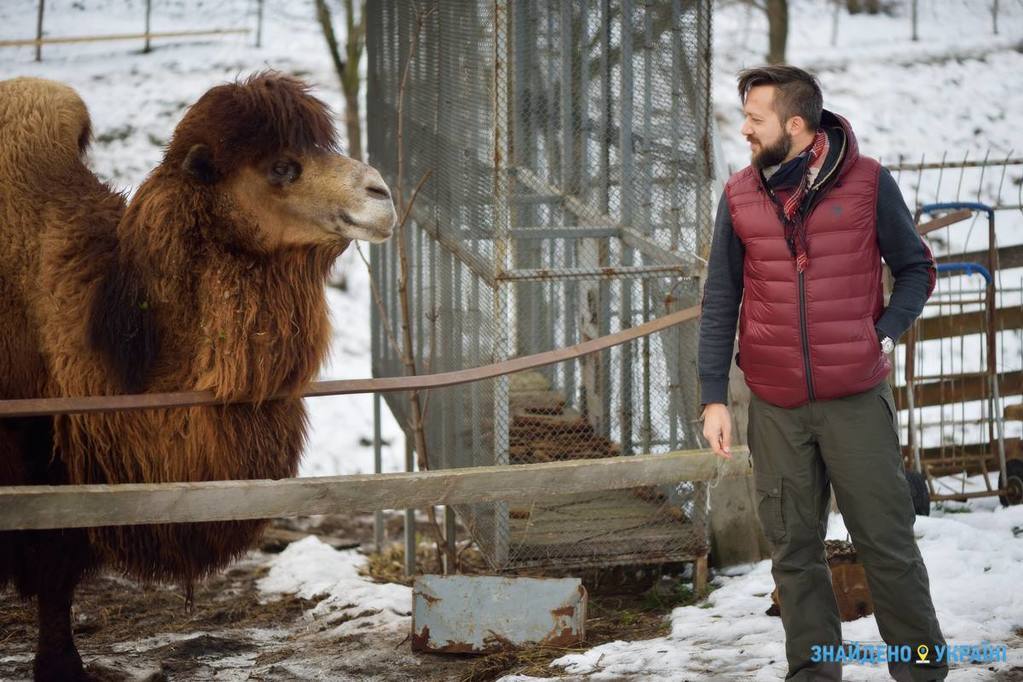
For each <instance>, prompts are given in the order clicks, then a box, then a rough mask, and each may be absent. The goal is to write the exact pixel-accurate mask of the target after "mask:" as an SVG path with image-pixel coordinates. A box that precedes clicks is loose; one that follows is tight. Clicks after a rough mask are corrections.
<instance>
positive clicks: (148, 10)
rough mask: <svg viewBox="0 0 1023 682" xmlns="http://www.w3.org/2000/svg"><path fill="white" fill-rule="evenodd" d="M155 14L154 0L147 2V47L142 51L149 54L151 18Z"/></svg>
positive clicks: (147, 0)
mask: <svg viewBox="0 0 1023 682" xmlns="http://www.w3.org/2000/svg"><path fill="white" fill-rule="evenodd" d="M152 13H153V0H146V46H145V47H144V48H142V51H143V52H145V53H147V54H148V53H149V49H150V48H149V16H150V15H151V14H152Z"/></svg>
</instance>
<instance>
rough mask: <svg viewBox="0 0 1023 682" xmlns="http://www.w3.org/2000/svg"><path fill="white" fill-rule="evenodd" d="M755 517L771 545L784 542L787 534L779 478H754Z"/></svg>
mask: <svg viewBox="0 0 1023 682" xmlns="http://www.w3.org/2000/svg"><path fill="white" fill-rule="evenodd" d="M755 485H756V490H757V515H758V516H760V525H761V526H763V528H764V535H766V536H767V539H768V540H770V541H771V542H772V543H773V544H776V545H777V544H780V543H782V542H785V540H786V538H787V537H788V533H787V532H786V531H785V516H784V513H783V511H782V503H781V500H782V498H781V496H782V480H781V476H758V477H757V478H756V484H755Z"/></svg>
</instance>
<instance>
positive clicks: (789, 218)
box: [781, 129, 828, 272]
mask: <svg viewBox="0 0 1023 682" xmlns="http://www.w3.org/2000/svg"><path fill="white" fill-rule="evenodd" d="M808 149H809V156H808V157H807V160H806V170H805V171H804V172H803V176H802V178H800V180H799V184H798V185H796V187H795V189H794V190H793V191H792V193H791V194H789V195H788V197H786V198H785V201H784V203H782V204H781V218H782V222H783V223H784V224H785V241H786V242H788V245H789V250H790V251H791V252H792V255H794V256H795V257H796V271H797V272H804V271H805V270H806V268H807V266H809V265H810V256H809V255H808V248H807V242H806V225H804V224H803V213H802V211H800V210H799V208H800V206H802V204H803V199H804V198H805V197H806V192H807V190H808V189H809V187H810V175H811V169H814V172H813V175H814V176H817V175H819V174H820V169H821V166H823V165H824V159H826V158H827V156H828V136H827V134H826V133H825V132H824V130H823V129H819V130H818V131H817V134H816V135H815V136H814V138H813V142H812V143H810V146H809V147H808ZM804 153H805V152H804Z"/></svg>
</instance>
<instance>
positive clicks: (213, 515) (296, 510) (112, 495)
mask: <svg viewBox="0 0 1023 682" xmlns="http://www.w3.org/2000/svg"><path fill="white" fill-rule="evenodd" d="M719 467H720V475H721V476H745V475H748V474H749V473H750V471H751V463H750V458H749V451H748V450H746V449H742V450H739V449H738V448H736V449H735V450H734V451H733V457H732V459H731V460H727V461H726V460H721V459H719V458H718V457H717V456H715V455H714V454H713V453H712V452H711V451H710V450H681V451H676V452H671V453H665V454H661V455H636V456H632V457H611V458H607V459H598V460H576V461H571V462H549V463H544V464H522V465H517V466H491V467H472V468H465V469H450V470H444V471H424V472H416V473H393V474H360V475H354V476H326V477H319V478H292V479H284V480H280V481H267V480H259V481H205V482H200V483H162V484H124V485H84V486H3V487H0V530H21V529H40V528H83V527H91V526H118V525H136V524H146V523H189V522H197V521H227V520H242V519H260V518H276V517H291V516H304V515H310V514H337V513H358V512H372V511H376V510H378V509H405V508H417V507H425V506H428V505H431V504H433V505H437V504H447V505H451V504H469V503H475V502H494V501H497V500H544V499H547V498H549V497H550V496H551V495H557V494H561V493H575V492H583V491H591V490H617V489H622V488H635V487H638V486H642V485H653V484H657V483H673V482H678V481H686V480H688V481H707V480H711V479H713V478H714V477H715V476H716V475H718V473H719V471H718V470H719Z"/></svg>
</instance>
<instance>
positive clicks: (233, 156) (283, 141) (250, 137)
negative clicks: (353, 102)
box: [165, 72, 395, 249]
mask: <svg viewBox="0 0 1023 682" xmlns="http://www.w3.org/2000/svg"><path fill="white" fill-rule="evenodd" d="M165 165H167V166H168V167H169V168H171V169H178V170H176V171H173V172H181V173H184V174H185V176H187V178H188V181H189V182H194V183H198V184H199V185H202V186H204V187H206V188H208V189H210V190H211V191H212V192H213V193H214V196H216V197H217V199H218V204H219V205H222V206H225V207H227V210H229V211H232V212H235V213H237V214H238V215H237V216H236V217H240V218H241V220H240V221H232V222H237V223H239V224H244V225H248V226H252V228H253V229H254V231H255V234H254V235H251V236H249V235H246V237H245V238H246V240H247V239H255V241H256V242H257V244H258V246H260V247H261V248H269V249H273V248H275V247H280V246H295V245H299V246H301V245H316V244H331V243H336V242H338V241H342V242H347V241H348V240H352V239H362V240H365V241H369V242H382V241H384V240H386V239H387V238H388V237H390V236H391V231H392V230H393V229H394V224H395V212H394V204H393V203H392V201H391V193H390V191H389V190H388V188H387V185H386V184H385V183H384V181H383V178H381V177H380V173H378V172H377V171H376V170H375V169H374V168H371V167H370V166H367V165H366V164H363V163H360V162H359V161H356V160H354V159H350V158H348V157H347V156H344V155H342V154H341V153H339V152H338V150H337V140H336V136H335V131H334V125H333V123H332V121H331V118H330V114H329V111H328V110H327V107H326V105H324V104H323V103H322V102H321V101H320V100H318V99H316V98H315V97H313V96H312V95H310V94H309V89H308V87H307V86H306V85H305V84H304V83H302V82H301V81H299V80H296V79H294V78H290V77H287V76H283V75H279V74H275V73H272V72H269V73H261V74H257V75H255V76H253V77H251V78H249V79H248V80H246V81H243V82H239V83H233V84H229V85H220V86H217V87H215V88H213V89H211V90H210V91H209V92H207V93H206V94H205V95H203V96H202V97H201V98H200V99H199V101H198V102H196V103H195V105H194V106H192V108H191V109H189V111H188V113H187V114H186V115H185V118H184V119H183V120H182V121H181V123H180V124H179V125H178V127H177V129H176V130H175V131H174V138H173V140H172V141H171V143H170V146H169V147H168V150H167V158H166V159H165ZM231 237H232V238H239V237H240V235H232V236H231Z"/></svg>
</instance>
